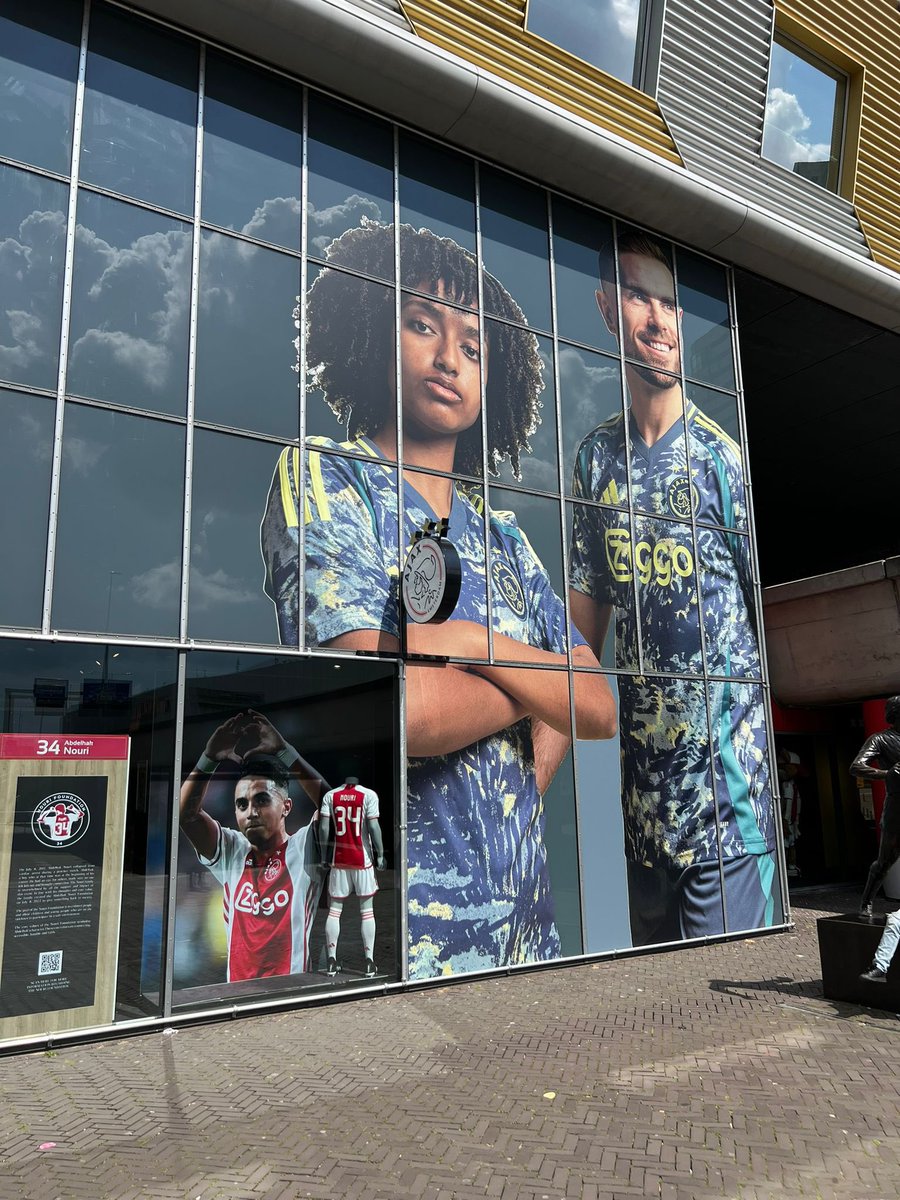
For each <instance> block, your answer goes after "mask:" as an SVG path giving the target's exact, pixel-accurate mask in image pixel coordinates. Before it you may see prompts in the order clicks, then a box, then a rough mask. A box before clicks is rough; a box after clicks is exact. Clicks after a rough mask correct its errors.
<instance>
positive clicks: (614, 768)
mask: <svg viewBox="0 0 900 1200" xmlns="http://www.w3.org/2000/svg"><path fill="white" fill-rule="evenodd" d="M607 683H608V684H609V687H610V689H611V690H612V694H613V697H614V699H615V702H616V710H617V711H618V709H619V688H618V679H617V677H616V676H615V675H609V676H607ZM575 768H576V777H577V781H578V829H579V834H580V840H581V853H582V858H583V861H584V871H583V874H582V876H581V890H582V894H583V897H584V949H585V952H586V953H588V954H602V953H604V952H605V951H607V950H621V949H624V948H626V947H628V946H630V945H631V926H630V923H629V920H628V880H627V875H626V871H625V854H624V830H623V826H622V783H621V772H622V767H621V755H620V750H619V739H618V737H614V738H609V739H606V740H598V741H593V742H589V741H586V740H584V739H583V738H579V739H578V741H577V742H576V743H575Z"/></svg>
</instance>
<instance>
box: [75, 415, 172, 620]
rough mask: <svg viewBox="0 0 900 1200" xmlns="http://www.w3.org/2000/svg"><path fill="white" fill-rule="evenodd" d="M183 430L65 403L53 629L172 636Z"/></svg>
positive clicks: (165, 424)
mask: <svg viewBox="0 0 900 1200" xmlns="http://www.w3.org/2000/svg"><path fill="white" fill-rule="evenodd" d="M183 492H184V428H183V427H181V426H179V425H172V424H169V423H167V422H164V421H149V420H147V419H146V418H143V417H133V416H128V415H125V414H123V413H114V412H108V411H104V410H102V409H96V408H89V407H87V406H85V405H80V404H69V405H68V406H67V409H66V420H65V432H64V434H63V465H62V478H61V483H60V517H59V528H58V532H57V542H56V572H55V593H54V605H53V626H54V628H56V629H64V630H73V631H85V632H109V633H123V634H141V635H146V636H148V637H175V636H176V635H177V633H178V609H179V599H180V596H179V593H180V584H181V538H182V510H183V503H184V496H183Z"/></svg>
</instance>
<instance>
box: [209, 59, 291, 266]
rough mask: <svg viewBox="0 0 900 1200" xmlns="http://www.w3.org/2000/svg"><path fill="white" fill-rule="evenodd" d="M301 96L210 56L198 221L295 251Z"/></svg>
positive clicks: (275, 80)
mask: <svg viewBox="0 0 900 1200" xmlns="http://www.w3.org/2000/svg"><path fill="white" fill-rule="evenodd" d="M302 117H303V93H302V91H301V89H300V88H298V87H294V86H292V85H291V84H289V83H287V82H286V81H283V80H281V79H279V78H278V77H277V76H274V75H270V74H266V73H264V72H261V71H256V70H254V69H253V68H252V67H248V66H244V65H243V64H241V63H237V62H235V61H234V59H231V58H225V57H224V56H223V55H218V54H215V53H211V54H210V55H209V57H208V58H207V63H206V93H205V99H204V108H203V219H204V220H205V221H211V222H212V223H213V224H214V225H224V226H225V227H226V228H227V229H237V230H239V231H240V232H242V233H246V234H248V235H250V236H251V237H256V238H260V239H261V240H262V241H266V242H275V244H276V245H279V246H286V247H288V248H289V249H291V250H299V249H300V165H301V158H302V132H301V130H302Z"/></svg>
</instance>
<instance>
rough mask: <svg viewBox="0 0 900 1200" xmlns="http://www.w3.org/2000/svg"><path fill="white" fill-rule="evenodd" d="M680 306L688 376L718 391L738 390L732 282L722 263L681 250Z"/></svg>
mask: <svg viewBox="0 0 900 1200" xmlns="http://www.w3.org/2000/svg"><path fill="white" fill-rule="evenodd" d="M678 304H679V306H680V307H681V311H682V315H681V336H682V339H683V342H684V373H685V375H687V376H688V377H689V378H691V379H700V380H702V381H703V382H704V383H712V384H715V385H716V386H717V387H724V388H733V387H734V359H733V348H732V343H731V327H730V325H729V310H728V279H727V276H726V273H725V268H724V267H722V266H720V265H719V264H718V263H714V262H710V260H709V259H708V258H701V256H700V255H699V254H691V252H690V251H689V250H682V249H680V248H679V250H678Z"/></svg>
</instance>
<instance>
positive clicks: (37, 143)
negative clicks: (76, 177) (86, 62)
mask: <svg viewBox="0 0 900 1200" xmlns="http://www.w3.org/2000/svg"><path fill="white" fill-rule="evenodd" d="M3 10H4V11H3V15H2V16H0V47H2V49H0V78H2V80H3V93H2V94H3V103H2V105H0V154H3V155H5V156H6V157H7V158H15V159H17V160H18V161H19V162H24V163H29V164H30V165H31V166H35V167H43V168H44V169H45V170H47V171H57V172H58V173H59V174H60V175H66V174H68V171H69V159H70V156H71V153H72V114H73V111H74V107H75V79H76V77H77V75H78V46H79V42H80V41H81V5H79V4H72V3H69V2H68V0H43V2H42V3H41V4H33V3H31V2H30V0H5V3H4V5H3Z"/></svg>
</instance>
